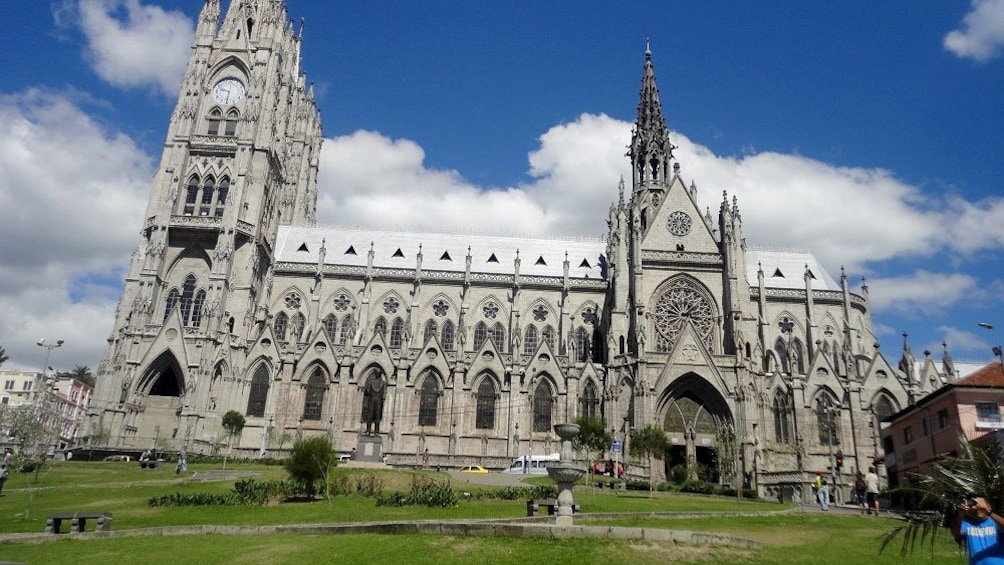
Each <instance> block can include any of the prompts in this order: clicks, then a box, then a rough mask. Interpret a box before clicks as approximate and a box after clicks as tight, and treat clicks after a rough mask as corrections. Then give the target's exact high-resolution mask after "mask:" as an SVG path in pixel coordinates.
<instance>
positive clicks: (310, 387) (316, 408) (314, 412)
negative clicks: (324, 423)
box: [303, 367, 328, 421]
mask: <svg viewBox="0 0 1004 565" xmlns="http://www.w3.org/2000/svg"><path fill="white" fill-rule="evenodd" d="M327 388H328V386H327V378H325V374H324V370H323V369H321V368H320V367H314V372H313V373H311V375H310V379H308V380H307V391H306V394H305V395H304V397H303V419H304V420H312V421H318V420H320V419H321V410H322V409H323V407H324V393H325V391H326V390H327Z"/></svg>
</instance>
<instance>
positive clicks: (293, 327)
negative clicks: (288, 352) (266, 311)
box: [289, 314, 307, 343]
mask: <svg viewBox="0 0 1004 565" xmlns="http://www.w3.org/2000/svg"><path fill="white" fill-rule="evenodd" d="M306 325H307V319H306V318H304V317H303V314H297V315H295V316H293V323H292V324H290V326H289V339H290V341H293V342H295V343H299V342H300V340H301V339H302V338H303V328H304V326H306Z"/></svg>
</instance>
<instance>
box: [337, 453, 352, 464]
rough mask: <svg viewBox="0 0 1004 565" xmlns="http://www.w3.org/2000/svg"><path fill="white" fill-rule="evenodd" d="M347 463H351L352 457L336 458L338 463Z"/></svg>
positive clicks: (340, 456) (341, 456) (342, 456)
mask: <svg viewBox="0 0 1004 565" xmlns="http://www.w3.org/2000/svg"><path fill="white" fill-rule="evenodd" d="M349 461H352V456H351V455H339V456H338V462H339V463H348V462H349Z"/></svg>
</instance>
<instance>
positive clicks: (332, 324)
mask: <svg viewBox="0 0 1004 565" xmlns="http://www.w3.org/2000/svg"><path fill="white" fill-rule="evenodd" d="M337 331H338V318H336V317H335V315H334V314H328V315H327V316H325V317H324V335H325V336H326V337H327V338H328V342H329V343H338V342H337V341H336V338H337V337H338V334H337V333H335V332H337Z"/></svg>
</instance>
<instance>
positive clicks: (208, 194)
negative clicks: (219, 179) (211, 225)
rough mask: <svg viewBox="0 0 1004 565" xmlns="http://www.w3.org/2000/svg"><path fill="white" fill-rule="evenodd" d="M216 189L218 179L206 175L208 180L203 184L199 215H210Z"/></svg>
mask: <svg viewBox="0 0 1004 565" xmlns="http://www.w3.org/2000/svg"><path fill="white" fill-rule="evenodd" d="M215 191H216V179H214V178H213V177H206V182H204V183H203V184H202V200H201V202H200V204H199V215H200V216H208V215H209V210H210V208H212V207H213V192H215Z"/></svg>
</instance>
